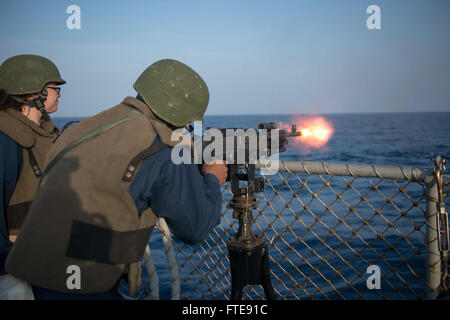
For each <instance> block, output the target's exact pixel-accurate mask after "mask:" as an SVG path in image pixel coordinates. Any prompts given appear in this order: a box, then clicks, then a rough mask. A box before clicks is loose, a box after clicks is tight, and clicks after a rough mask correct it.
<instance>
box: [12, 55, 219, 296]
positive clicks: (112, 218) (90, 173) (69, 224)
mask: <svg viewBox="0 0 450 320" xmlns="http://www.w3.org/2000/svg"><path fill="white" fill-rule="evenodd" d="M134 88H135V89H136V91H137V93H138V95H137V98H133V97H127V98H125V99H124V100H123V101H122V103H120V104H119V105H117V106H114V107H112V108H110V109H108V110H106V111H103V112H101V113H99V114H97V115H95V116H93V117H90V118H87V119H84V120H82V121H81V122H79V123H78V124H77V125H75V126H73V127H71V128H69V129H67V130H66V131H65V132H64V133H63V134H62V135H61V136H60V137H59V139H58V140H57V141H56V142H55V144H54V146H53V148H52V150H51V152H50V154H49V157H48V158H47V163H46V169H45V171H44V173H43V178H42V182H41V185H40V188H39V192H38V194H37V197H36V199H35V201H34V202H33V204H32V206H31V208H30V211H29V214H28V216H27V219H26V221H25V223H24V225H23V227H22V231H21V233H20V234H19V237H18V238H17V241H16V243H15V244H14V247H13V249H12V250H11V253H10V255H9V257H8V260H7V264H6V270H7V271H8V272H9V273H11V274H12V275H14V276H15V277H17V278H20V279H23V280H25V281H27V282H29V283H31V284H32V286H33V290H34V294H35V297H36V298H37V299H46V298H48V299H66V298H67V299H97V298H98V299H116V298H120V296H119V294H118V293H117V287H118V285H119V282H120V280H121V279H122V278H124V279H125V278H126V280H127V282H128V289H129V293H130V294H131V295H134V294H135V293H136V292H137V291H138V289H139V287H140V284H141V258H142V256H143V254H144V250H145V247H146V245H147V243H148V241H149V238H150V235H151V231H152V229H153V227H154V225H155V223H156V220H157V217H163V218H165V219H166V221H167V223H168V225H169V226H170V228H171V231H172V232H173V233H174V235H175V236H176V237H177V238H179V239H181V240H182V241H184V242H187V243H196V242H199V241H202V240H203V239H204V238H205V237H206V236H207V234H208V233H209V232H210V231H211V230H212V229H213V228H214V227H215V226H217V225H218V223H219V221H220V213H221V207H222V199H221V191H220V185H222V184H223V183H224V182H225V180H226V175H227V168H226V166H225V165H224V164H209V165H204V166H203V173H204V174H203V175H201V173H200V170H198V166H197V165H195V164H180V165H175V164H174V163H173V162H172V161H171V148H172V147H174V146H175V145H176V144H177V143H178V142H177V141H172V140H171V135H172V132H173V131H174V130H175V129H177V128H180V127H184V126H186V125H187V124H189V123H190V122H191V121H196V120H202V119H203V115H204V113H205V111H206V108H207V105H208V101H209V91H208V88H207V86H206V83H205V82H204V81H203V79H202V78H201V77H200V75H198V74H197V73H196V72H195V71H194V70H192V69H191V68H190V67H188V66H186V65H185V64H183V63H181V62H178V61H176V60H169V59H166V60H161V61H158V62H156V63H154V64H152V65H151V66H150V67H148V68H147V69H146V70H145V71H144V72H143V73H142V75H141V76H140V77H139V78H138V79H137V81H136V82H135V84H134ZM70 266H77V267H78V268H79V270H80V276H81V281H80V285H79V286H78V287H77V288H72V287H70V286H68V285H67V279H68V277H69V274H68V273H67V270H68V268H69V267H70Z"/></svg>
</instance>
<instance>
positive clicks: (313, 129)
mask: <svg viewBox="0 0 450 320" xmlns="http://www.w3.org/2000/svg"><path fill="white" fill-rule="evenodd" d="M293 124H295V125H296V126H297V131H299V132H300V133H301V135H300V136H298V137H296V138H295V140H294V141H298V142H300V143H301V145H302V147H306V148H317V149H319V148H323V147H325V146H326V145H327V143H328V141H329V140H330V138H331V136H332V135H333V133H334V129H333V126H332V124H331V123H330V122H329V121H327V120H326V119H325V118H324V117H322V116H305V117H297V118H295V120H294V121H293ZM279 128H280V129H285V130H290V129H291V126H290V125H287V124H283V123H280V124H279Z"/></svg>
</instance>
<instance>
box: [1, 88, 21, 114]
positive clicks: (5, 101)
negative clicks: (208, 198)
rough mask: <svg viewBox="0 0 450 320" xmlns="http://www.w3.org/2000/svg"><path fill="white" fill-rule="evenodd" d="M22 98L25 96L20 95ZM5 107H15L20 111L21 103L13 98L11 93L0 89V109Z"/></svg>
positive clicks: (5, 108)
mask: <svg viewBox="0 0 450 320" xmlns="http://www.w3.org/2000/svg"><path fill="white" fill-rule="evenodd" d="M20 97H21V98H24V97H25V96H20ZM7 109H15V110H17V111H22V103H20V102H18V101H16V100H14V99H13V98H12V97H11V95H9V94H7V93H6V91H5V90H3V89H0V111H3V110H7Z"/></svg>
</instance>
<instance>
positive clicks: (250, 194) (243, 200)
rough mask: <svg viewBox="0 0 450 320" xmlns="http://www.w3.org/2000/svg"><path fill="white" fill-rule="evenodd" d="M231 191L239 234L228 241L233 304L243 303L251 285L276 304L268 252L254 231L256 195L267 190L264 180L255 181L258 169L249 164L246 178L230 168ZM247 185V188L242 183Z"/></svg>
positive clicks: (232, 167)
mask: <svg viewBox="0 0 450 320" xmlns="http://www.w3.org/2000/svg"><path fill="white" fill-rule="evenodd" d="M229 168H230V172H229V174H230V177H231V191H232V193H233V199H232V200H231V201H230V203H229V204H228V208H230V209H233V218H235V219H239V230H238V232H237V233H236V235H235V237H234V238H231V239H229V240H228V254H229V258H230V267H231V300H242V290H243V289H244V287H245V286H246V285H248V284H250V285H262V286H263V289H264V293H265V295H266V298H267V299H268V300H275V299H276V297H275V293H274V291H273V287H272V283H271V281H270V266H269V251H268V248H267V245H266V244H265V242H264V238H263V236H262V235H258V236H256V235H255V234H254V233H253V231H252V223H253V215H252V211H253V209H256V208H257V207H258V200H257V199H256V198H255V192H261V191H263V190H264V180H263V179H262V178H258V179H256V178H255V165H254V164H249V165H248V167H247V174H240V173H238V169H239V168H238V165H230V166H229ZM240 181H246V182H247V188H240V186H239V182H240Z"/></svg>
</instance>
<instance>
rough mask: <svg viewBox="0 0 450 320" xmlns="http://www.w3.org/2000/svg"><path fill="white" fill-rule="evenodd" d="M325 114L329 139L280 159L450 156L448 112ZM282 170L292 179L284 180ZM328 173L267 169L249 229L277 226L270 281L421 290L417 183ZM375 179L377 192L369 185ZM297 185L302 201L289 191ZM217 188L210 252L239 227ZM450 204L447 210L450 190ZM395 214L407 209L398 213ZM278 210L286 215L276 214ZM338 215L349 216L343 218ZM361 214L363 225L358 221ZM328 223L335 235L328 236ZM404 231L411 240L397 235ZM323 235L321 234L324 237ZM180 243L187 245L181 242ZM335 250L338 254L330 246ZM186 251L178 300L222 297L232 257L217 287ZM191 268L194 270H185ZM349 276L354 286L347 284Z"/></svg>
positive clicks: (245, 121)
mask: <svg viewBox="0 0 450 320" xmlns="http://www.w3.org/2000/svg"><path fill="white" fill-rule="evenodd" d="M322 116H323V117H324V118H325V119H326V120H327V121H329V122H330V123H331V124H332V126H333V128H334V134H333V136H332V137H331V139H330V140H329V142H328V144H327V145H326V147H324V148H321V149H313V148H302V147H301V146H298V145H288V147H287V151H286V152H284V153H282V154H281V155H280V158H281V159H283V160H301V161H320V162H337V163H352V164H375V165H401V166H408V167H418V168H431V167H432V165H433V163H432V161H431V160H430V159H432V158H434V157H436V155H438V154H440V155H441V156H443V157H444V158H447V159H448V158H450V139H449V137H450V112H445V113H377V114H327V115H322ZM295 118H296V116H294V115H239V116H231V115H230V116H207V117H206V118H205V126H207V127H217V128H226V127H232V128H237V127H242V128H257V126H258V124H259V123H262V122H271V121H274V122H276V123H279V122H282V123H287V124H289V123H292V121H293V120H294V119H295ZM54 120H55V122H56V124H57V125H58V126H59V127H62V126H63V125H64V123H66V122H67V121H70V120H80V118H78V119H72V118H57V117H55V118H54ZM282 178H283V179H286V181H288V185H289V187H288V185H286V184H285V183H284V182H283V180H282ZM329 178H330V177H326V176H321V177H313V176H311V177H308V176H307V175H298V176H295V175H288V174H281V175H276V176H272V177H270V181H271V183H270V185H269V186H268V185H266V190H265V191H264V196H260V197H259V199H260V203H259V209H260V210H261V211H262V212H263V215H261V214H260V215H255V219H256V221H257V222H258V227H254V231H255V233H261V232H264V233H265V236H266V243H267V242H269V240H270V239H273V236H274V235H275V234H277V233H281V234H283V237H284V239H283V240H278V239H276V240H275V241H274V242H273V244H272V245H271V246H269V253H270V255H271V260H270V263H271V268H272V271H273V272H274V274H275V275H276V277H272V283H273V285H274V287H275V288H276V292H277V294H278V295H279V298H286V299H303V298H306V299H310V298H312V299H343V298H345V299H359V298H361V295H362V296H363V297H364V298H367V299H381V298H383V297H387V298H388V299H404V298H405V299H415V298H417V297H418V296H419V297H424V296H425V278H426V276H425V259H426V255H425V250H424V245H423V243H424V237H425V234H426V223H425V221H424V210H426V205H425V199H424V198H423V187H422V186H420V185H418V184H414V183H412V184H408V183H405V182H402V181H399V182H394V183H393V182H391V181H389V182H387V181H386V182H385V181H377V180H369V179H363V178H360V179H356V180H352V179H347V180H343V179H342V178H339V179H337V178H333V179H331V180H329ZM324 179H325V180H324ZM324 181H329V184H330V185H331V186H332V188H333V190H335V191H336V192H335V193H333V192H331V191H330V190H329V188H325V189H326V190H323V189H324V187H323V185H324ZM302 182H306V184H307V186H308V188H309V190H311V191H313V192H317V193H319V194H320V196H319V198H320V199H321V201H322V202H317V201H316V200H317V199H312V197H311V192H310V191H309V190H308V188H305V187H302V184H301V183H302ZM347 182H351V183H352V185H353V186H354V187H355V188H354V189H353V188H348V184H347ZM374 184H376V185H377V186H378V187H379V190H380V191H381V192H382V194H381V193H380V192H371V191H370V190H371V187H372V186H373V185H374ZM401 187H404V188H405V189H406V195H404V194H400V195H399V192H398V190H399V188H401ZM275 190H278V191H279V192H280V196H277V195H276V194H275ZM355 190H356V191H355ZM358 192H359V193H358ZM295 193H296V194H298V196H299V199H300V201H298V200H297V199H296V198H295V195H294V194H295ZM336 193H341V194H342V195H343V196H344V199H345V201H346V203H347V204H344V203H343V202H342V201H337V202H336ZM366 194H367V195H368V203H366V202H363V203H361V201H360V197H361V195H366ZM223 195H224V205H223V212H225V214H224V219H223V221H222V223H221V225H220V226H219V227H218V228H216V232H215V233H214V234H213V235H212V236H211V237H210V238H209V239H207V240H206V241H205V243H204V244H203V247H206V248H208V246H210V247H211V248H215V249H213V250H219V248H216V247H215V246H217V243H218V242H219V243H221V246H222V248H220V250H219V251H217V252H222V255H223V252H226V248H225V247H224V246H223V243H224V242H223V241H222V242H221V241H218V239H219V238H223V239H225V240H224V241H225V242H226V239H227V238H228V237H229V236H232V235H233V234H234V232H235V230H233V227H234V228H236V227H237V226H236V223H235V222H233V220H234V219H232V217H231V212H230V210H227V209H226V203H227V202H228V201H230V200H231V195H230V193H229V192H227V191H224V193H223ZM386 197H388V198H391V197H392V198H393V199H394V202H393V203H392V204H390V205H388V206H386ZM294 198H295V199H294ZM415 201H417V202H418V203H419V204H420V205H419V206H418V207H415V206H414V205H412V203H414V202H415ZM268 202H270V205H268ZM286 202H288V203H289V204H290V205H291V207H290V209H289V210H286V205H285V204H286ZM324 203H325V204H328V205H330V206H331V207H332V211H333V213H334V214H329V212H327V211H324V205H323V204H324ZM446 203H447V208H449V199H448V198H447V199H446ZM304 204H308V207H309V208H310V209H311V211H312V212H313V214H311V213H310V212H309V211H307V210H306V211H305V210H304V207H303V205H304ZM348 205H351V206H355V207H357V213H358V215H356V214H354V213H349V210H348V209H349V207H348ZM390 206H392V207H390ZM374 208H375V209H379V210H381V212H382V215H374V213H373V212H374ZM401 212H403V213H407V215H406V214H405V215H401ZM277 214H278V215H279V216H280V217H281V218H282V219H277V218H276V216H277ZM317 218H319V220H320V221H321V222H320V223H318V222H317ZM340 218H342V219H343V220H344V221H345V223H342V222H341V220H339V219H340ZM363 220H366V221H367V222H368V224H364V223H363ZM268 221H269V222H268ZM270 222H272V223H270ZM390 222H391V223H394V225H395V227H392V226H389V223H390ZM230 223H232V224H233V227H231V226H230ZM287 226H290V228H291V229H290V230H291V231H289V232H287V231H286V230H287ZM307 227H310V228H311V229H310V230H311V231H312V232H311V231H308V230H307ZM288 229H289V228H288ZM330 229H333V230H334V231H335V232H336V234H332V235H330V234H329V230H330ZM352 230H353V231H357V234H358V236H355V234H354V233H352ZM377 233H381V234H383V237H382V238H379V237H377V236H376V235H377ZM293 235H295V236H293ZM405 236H406V238H407V241H406V240H404V238H402V237H405ZM299 239H300V241H299ZM320 239H325V240H326V245H324V244H323V243H322V242H321V240H320ZM345 243H347V244H349V247H346V245H345ZM367 243H369V246H367ZM179 245H180V246H183V244H182V243H181V242H180V243H179ZM150 246H151V249H152V253H153V256H154V259H155V263H156V266H157V269H158V275H159V282H160V296H161V298H162V299H169V298H170V275H169V272H168V268H167V260H166V259H165V255H164V249H163V246H162V243H161V240H160V238H159V237H156V236H152V239H151V241H150ZM350 247H351V249H349V248H350ZM311 249H313V251H314V252H315V253H313V251H311ZM333 249H334V250H336V251H337V252H338V254H334V253H332V250H333ZM183 250H186V252H185V254H186V255H187V256H189V255H191V257H192V258H191V260H189V259H186V258H185V257H186V256H185V255H183V254H181V253H180V252H177V259H178V263H179V264H180V265H182V266H183V267H182V268H181V273H182V279H183V278H185V279H187V281H185V282H183V281H182V286H181V289H182V290H181V291H182V298H187V299H201V298H208V299H223V298H224V296H223V293H224V292H225V293H226V292H227V290H228V289H229V288H227V286H228V284H229V272H227V270H226V269H227V267H228V264H227V263H228V262H227V261H224V260H226V259H224V260H221V263H217V265H216V267H217V270H216V271H215V273H217V274H219V276H218V278H223V279H224V280H223V281H217V282H218V284H217V286H211V285H207V284H205V282H207V281H205V275H203V276H201V275H199V274H197V272H195V270H194V269H195V268H193V267H192V266H191V267H192V268H191V269H189V268H188V265H189V264H190V261H194V260H195V259H196V258H195V256H198V255H201V254H202V253H201V251H202V250H199V247H198V246H197V247H195V246H194V247H183ZM198 252H200V253H198ZM355 253H357V254H356V255H355ZM321 258H324V259H321ZM199 259H200V260H198V265H199V266H200V268H205V269H203V271H204V272H208V270H209V269H207V268H206V267H205V263H204V261H205V260H203V262H202V260H201V258H199ZM219 259H220V256H219ZM324 260H325V261H326V262H324ZM405 261H407V263H405ZM216 262H217V261H216ZM194 263H196V262H195V261H194ZM346 263H347V264H350V266H349V265H347V264H346ZM213 264H214V263H213ZM369 264H377V265H379V266H380V269H381V274H382V275H383V276H384V277H383V278H382V281H381V289H380V290H368V289H367V287H366V280H365V279H366V278H367V275H366V273H365V272H366V268H367V266H368V265H369ZM220 265H222V266H220ZM221 268H222V269H221ZM191 270H194V272H189V271H191ZM327 280H329V281H327ZM213 282H214V281H213ZM219 282H221V284H219ZM348 282H350V283H352V285H350V286H349V285H348ZM330 283H331V285H330ZM246 292H247V293H246V295H245V298H258V297H259V296H260V295H261V290H260V289H259V288H257V289H255V290H247V291H246Z"/></svg>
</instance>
